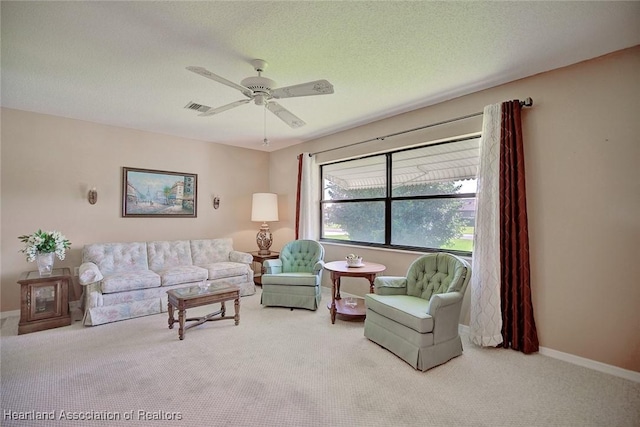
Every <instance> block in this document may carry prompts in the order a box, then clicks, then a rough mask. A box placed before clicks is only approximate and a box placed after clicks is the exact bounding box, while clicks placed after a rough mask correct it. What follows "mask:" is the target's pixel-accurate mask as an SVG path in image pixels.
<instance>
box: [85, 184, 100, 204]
mask: <svg viewBox="0 0 640 427" xmlns="http://www.w3.org/2000/svg"><path fill="white" fill-rule="evenodd" d="M87 200H89V203H91V204H92V205H95V204H96V202H97V201H98V190H96V187H92V188H91V190H89V193H88V194H87Z"/></svg>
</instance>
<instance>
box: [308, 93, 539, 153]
mask: <svg viewBox="0 0 640 427" xmlns="http://www.w3.org/2000/svg"><path fill="white" fill-rule="evenodd" d="M532 105H533V99H531V98H525V100H524V101H520V106H521V107H531V106H532ZM482 114H483V112H482V111H480V112H478V113H472V114H467V115H466V116H460V117H456V118H455V119H449V120H443V121H441V122H437V123H431V124H428V125H424V126H420V127H417V128H413V129H407V130H402V131H400V132H396V133H390V134H389V135H385V136H378V137H376V138H370V139H366V140H364V141H359V142H354V143H352V144H347V145H343V146H342V147H335V148H329V149H327V150H322V151H316V152H315V153H309V157H311V156H315V155H316V154H320V153H327V152H329V151H334V150H340V149H342V148H347V147H353V146H354V145H360V144H364V143H367V142H372V141H384V140H385V139H387V138H391V137H393V136H398V135H402V134H405V133H409V132H415V131H417V130H422V129H427V128H430V127H434V126H440V125H446V124H447V123H452V122H457V121H459V120H465V119H470V118H471V117H477V116H481V115H482Z"/></svg>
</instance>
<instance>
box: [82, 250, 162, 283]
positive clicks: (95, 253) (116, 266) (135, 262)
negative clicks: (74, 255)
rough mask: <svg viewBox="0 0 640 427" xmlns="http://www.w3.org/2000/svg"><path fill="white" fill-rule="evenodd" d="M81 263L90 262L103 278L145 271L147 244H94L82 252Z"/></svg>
mask: <svg viewBox="0 0 640 427" xmlns="http://www.w3.org/2000/svg"><path fill="white" fill-rule="evenodd" d="M82 262H92V263H94V264H95V265H97V266H98V268H99V269H100V272H101V273H102V274H103V275H104V276H108V275H110V274H113V273H120V272H124V271H139V270H147V269H148V268H149V264H148V262H147V244H146V243H144V242H131V243H94V244H91V245H86V246H85V247H84V248H83V250H82Z"/></svg>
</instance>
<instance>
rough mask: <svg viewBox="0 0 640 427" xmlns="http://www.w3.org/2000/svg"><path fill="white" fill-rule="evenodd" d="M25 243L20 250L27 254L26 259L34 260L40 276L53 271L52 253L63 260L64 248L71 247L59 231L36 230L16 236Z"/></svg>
mask: <svg viewBox="0 0 640 427" xmlns="http://www.w3.org/2000/svg"><path fill="white" fill-rule="evenodd" d="M18 239H20V241H21V242H23V243H25V247H24V249H21V250H20V252H23V253H25V254H27V261H28V262H33V261H36V264H37V265H38V272H39V273H40V276H41V277H48V276H51V273H52V271H53V262H54V255H55V256H57V257H58V258H59V259H60V260H61V261H62V260H64V257H65V254H66V250H67V249H69V247H71V242H69V240H67V238H66V237H65V236H64V235H63V234H62V233H60V232H59V231H55V230H54V231H42V230H38V231H36V232H35V233H33V234H31V235H26V234H25V235H24V236H18Z"/></svg>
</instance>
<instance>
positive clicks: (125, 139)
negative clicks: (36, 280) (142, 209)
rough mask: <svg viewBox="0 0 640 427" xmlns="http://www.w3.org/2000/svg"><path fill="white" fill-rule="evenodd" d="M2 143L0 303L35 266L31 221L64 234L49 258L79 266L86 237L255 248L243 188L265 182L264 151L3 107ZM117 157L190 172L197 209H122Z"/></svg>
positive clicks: (7, 303)
mask: <svg viewBox="0 0 640 427" xmlns="http://www.w3.org/2000/svg"><path fill="white" fill-rule="evenodd" d="M1 147H2V174H1V175H2V189H1V199H2V217H1V220H2V236H1V245H2V261H1V264H2V270H1V287H0V289H1V294H0V297H1V302H2V306H1V307H2V308H1V309H2V311H9V310H16V309H18V308H19V285H17V284H16V280H17V279H18V277H19V275H20V272H22V271H25V270H33V269H35V264H34V263H27V262H26V260H25V257H24V255H23V254H22V253H20V252H19V250H20V249H21V248H22V247H23V244H22V243H20V241H19V240H18V239H17V236H19V235H22V234H30V233H32V232H34V231H36V230H37V229H38V228H42V229H46V230H51V229H57V230H59V231H61V232H62V233H64V234H65V235H66V236H67V238H68V239H69V240H70V241H71V243H72V246H71V251H70V252H69V253H68V255H67V258H66V259H65V260H64V261H59V260H57V259H56V264H55V265H56V266H69V267H77V266H79V265H80V262H81V250H82V247H83V246H84V245H85V244H87V243H93V242H118V241H147V240H165V239H190V238H213V237H232V238H233V239H234V247H235V248H236V249H239V250H247V251H249V250H254V249H256V247H255V246H256V243H255V233H256V231H255V230H257V228H258V227H257V225H256V224H255V223H252V222H251V221H250V212H251V194H252V193H254V192H259V191H268V190H269V187H268V186H269V183H268V177H269V175H268V165H269V163H268V159H269V154H268V153H264V152H260V151H255V150H246V149H240V148H234V147H230V146H225V145H220V144H212V143H206V142H201V141H194V140H188V139H183V138H177V137H172V136H166V135H158V134H153V133H149V132H140V131H135V130H131V129H122V128H117V127H111V126H105V125H100V124H95V123H89V122H84V121H79V120H71V119H65V118H61V117H54V116H47V115H42V114H34V113H28V112H24V111H18V110H10V109H3V110H2V146H1ZM123 166H127V167H137V168H146V169H160V170H168V171H176V172H187V173H196V174H198V188H197V192H198V193H197V200H198V215H197V218H151V219H149V218H122V217H121V197H122V167H123ZM91 186H96V187H97V189H98V203H97V204H95V205H90V204H89V202H88V201H87V191H88V189H89V188H90V187H91ZM214 194H218V195H219V196H220V198H221V203H220V208H219V209H217V210H215V209H213V207H212V196H213V195H214Z"/></svg>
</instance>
